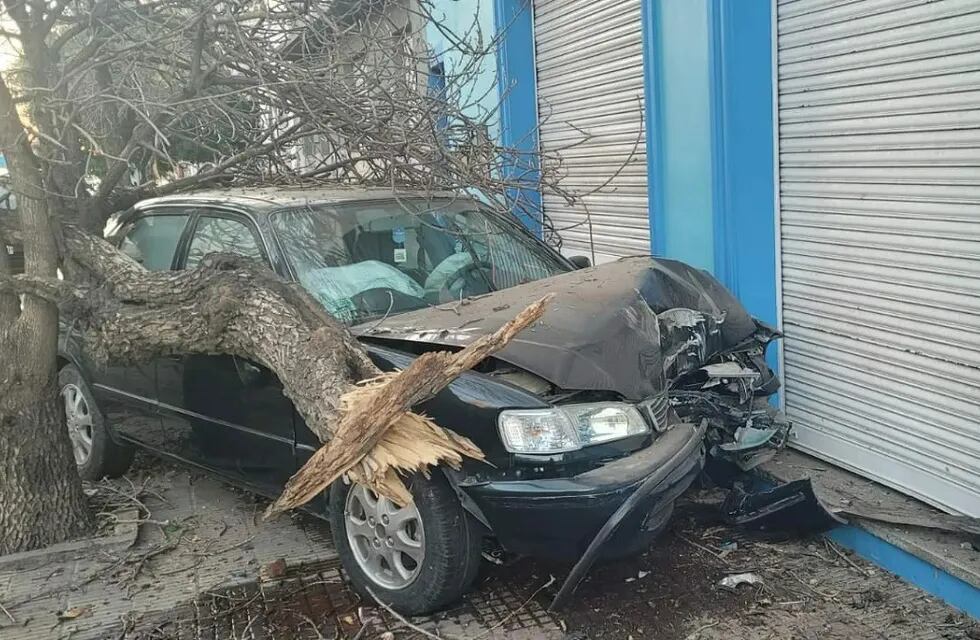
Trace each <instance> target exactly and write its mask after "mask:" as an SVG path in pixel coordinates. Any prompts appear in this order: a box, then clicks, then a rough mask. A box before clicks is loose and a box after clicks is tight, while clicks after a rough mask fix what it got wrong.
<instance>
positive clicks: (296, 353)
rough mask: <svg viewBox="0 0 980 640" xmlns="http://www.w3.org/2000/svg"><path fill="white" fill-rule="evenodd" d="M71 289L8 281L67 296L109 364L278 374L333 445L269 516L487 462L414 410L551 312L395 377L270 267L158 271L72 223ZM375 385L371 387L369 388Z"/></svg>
mask: <svg viewBox="0 0 980 640" xmlns="http://www.w3.org/2000/svg"><path fill="white" fill-rule="evenodd" d="M64 241H65V247H66V253H67V260H66V267H67V268H68V271H69V275H70V278H69V280H67V281H61V280H52V279H44V278H36V277H28V276H17V277H14V278H10V277H6V278H3V279H0V293H3V291H4V290H6V291H18V292H21V293H27V294H30V295H33V296H35V297H40V298H45V299H47V300H51V301H56V302H58V304H59V305H60V306H61V307H62V309H63V310H64V312H65V316H66V318H69V319H70V322H71V324H72V327H73V331H76V332H78V335H79V336H80V339H81V341H82V343H83V344H84V345H85V349H86V350H88V351H89V352H90V353H92V354H93V355H94V356H95V357H96V359H97V360H100V361H103V362H110V361H111V362H119V363H128V362H138V361H145V360H151V359H153V358H157V357H161V356H167V355H182V354H194V353H198V354H230V355H234V356H238V357H242V358H247V359H249V360H252V361H254V362H257V363H258V364H261V365H263V366H265V367H267V368H268V369H270V370H271V371H272V372H273V373H275V374H276V375H277V376H278V377H279V379H280V381H281V382H282V385H283V388H284V391H285V393H286V395H287V396H288V397H289V398H290V399H291V400H292V401H293V403H294V404H295V406H296V409H297V411H298V412H299V413H300V415H301V416H302V417H303V418H304V420H305V421H306V423H307V425H308V426H309V428H310V429H311V430H312V431H313V432H314V433H315V434H316V435H317V437H318V438H319V439H320V441H321V442H323V443H325V445H324V446H323V447H322V448H321V449H320V450H319V451H318V452H317V453H316V454H315V455H314V456H313V457H312V458H311V459H310V460H309V461H308V462H307V464H306V465H305V466H304V468H303V469H302V470H301V471H300V472H299V473H297V474H296V475H295V476H294V477H293V478H292V479H291V480H290V482H289V484H288V486H287V488H286V490H285V492H284V493H283V495H282V496H281V497H280V498H279V499H278V500H277V501H276V502H275V503H274V504H273V505H271V506H270V508H269V510H268V512H267V515H268V514H274V513H278V512H281V511H283V510H285V509H290V508H295V507H298V506H300V505H302V504H304V503H305V502H307V501H309V500H310V499H312V498H313V497H315V496H316V495H317V494H318V493H319V492H321V491H322V490H323V489H324V488H326V487H327V486H328V485H329V484H330V483H331V482H332V481H334V480H335V479H337V478H338V477H339V476H341V475H342V474H344V473H350V476H351V478H352V479H353V480H355V481H358V482H363V483H365V484H367V485H369V486H371V487H372V488H374V489H375V490H376V491H377V492H378V493H381V494H384V495H386V496H388V497H390V498H391V499H392V500H394V501H395V502H398V503H402V504H403V503H405V502H407V501H410V500H411V496H410V494H409V493H408V491H407V490H406V489H405V487H404V485H403V484H402V482H401V480H400V479H399V476H398V472H399V471H402V472H411V471H423V472H424V471H425V470H426V468H427V467H428V466H430V465H436V464H449V465H452V466H457V465H458V464H459V463H460V462H461V461H462V459H463V457H470V458H482V453H481V452H480V450H479V448H477V447H476V445H474V444H473V443H472V442H470V441H469V440H468V439H466V438H464V437H462V436H459V435H458V434H455V433H453V432H451V431H447V430H445V429H443V428H442V427H439V426H438V425H436V424H435V423H433V422H432V421H430V420H429V419H428V418H426V417H424V416H420V415H417V414H414V413H412V412H411V407H412V406H413V405H415V404H418V403H419V402H422V401H423V400H426V399H428V398H430V397H432V396H433V395H434V394H436V393H437V392H438V391H440V390H441V389H442V388H444V387H445V386H446V385H448V384H449V383H450V382H451V381H452V380H453V379H454V378H456V377H457V376H458V375H459V374H460V373H462V372H463V371H465V370H467V369H469V368H471V367H473V366H474V365H476V364H477V363H478V362H480V361H481V360H483V359H484V358H485V357H487V356H488V355H490V354H491V353H493V352H495V351H497V350H499V349H500V348H502V347H503V346H505V345H506V344H507V343H508V342H509V341H510V340H511V339H512V338H513V337H514V336H515V335H516V334H517V333H518V332H519V331H521V330H522V329H524V328H525V327H527V326H528V325H530V324H531V323H533V322H534V321H536V320H537V319H538V318H540V317H541V315H542V314H543V312H544V307H545V303H546V299H542V300H539V301H538V302H536V303H534V304H532V305H531V306H530V307H528V308H527V309H526V310H524V311H523V312H521V313H520V314H518V316H517V317H516V318H515V319H514V320H513V321H512V322H510V323H508V324H507V325H505V326H504V327H502V328H501V329H500V330H499V331H497V332H496V333H495V334H493V335H490V336H486V337H485V338H483V339H481V340H479V341H477V342H475V343H474V344H472V345H470V346H469V347H467V348H466V349H463V350H462V351H460V352H458V353H455V354H454V353H428V354H424V355H422V356H420V357H418V358H417V359H416V360H415V361H414V362H413V363H412V364H411V365H410V366H409V367H408V368H407V369H405V370H404V371H402V372H400V373H396V374H383V373H382V372H381V371H380V370H379V369H378V368H377V367H376V366H375V365H374V364H373V363H372V362H371V360H370V359H369V358H368V356H367V354H366V352H365V351H364V349H363V348H362V347H361V346H360V344H359V343H358V342H357V340H356V339H355V338H354V337H353V335H352V334H351V333H350V332H349V331H348V330H347V328H346V327H345V326H343V325H342V324H340V323H339V322H338V321H337V320H335V319H334V318H333V317H332V316H330V315H329V314H328V313H327V312H326V311H324V310H323V308H322V307H321V306H320V305H319V304H318V303H317V302H316V301H315V300H314V299H313V298H312V297H311V296H310V295H309V294H308V293H307V292H306V291H304V290H303V289H301V288H300V287H299V286H298V285H294V284H289V283H285V282H283V281H282V280H281V279H280V278H278V277H277V276H276V275H275V274H273V273H272V272H271V271H269V270H268V269H267V268H265V266H264V265H262V264H260V263H258V262H255V261H252V260H249V259H246V258H241V257H239V256H232V255H226V254H212V255H210V256H208V257H207V258H205V260H203V261H202V263H201V265H200V266H199V267H198V268H196V269H193V270H188V271H176V272H171V271H146V270H145V269H144V268H143V267H142V266H140V265H139V264H137V263H136V262H135V261H133V260H131V259H130V258H129V257H127V256H125V255H123V254H122V253H120V252H118V251H117V250H116V249H114V248H113V247H112V246H110V245H109V244H108V243H106V242H105V241H103V240H102V239H100V238H97V237H95V236H92V235H90V234H88V233H86V232H84V231H81V230H80V229H78V228H75V227H71V226H66V227H65V230H64ZM362 381H366V382H364V384H361V385H358V383H361V382H362Z"/></svg>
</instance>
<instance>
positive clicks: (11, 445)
mask: <svg viewBox="0 0 980 640" xmlns="http://www.w3.org/2000/svg"><path fill="white" fill-rule="evenodd" d="M0 151H2V152H3V153H4V155H5V156H6V159H7V167H8V170H9V173H10V178H11V190H12V191H13V192H15V193H17V195H18V203H17V215H18V218H19V219H20V225H19V226H20V234H21V238H22V240H23V246H24V273H25V277H28V278H36V279H41V280H54V281H57V280H56V278H57V268H58V248H57V245H56V235H55V227H54V225H53V224H52V222H51V220H50V218H49V216H48V209H47V197H46V194H45V192H44V189H43V188H42V184H43V181H42V178H41V172H40V169H39V167H38V164H37V159H36V158H35V157H34V153H33V151H32V150H31V148H30V145H29V144H28V142H27V137H26V133H25V131H24V129H23V127H22V126H21V125H20V120H19V118H18V116H17V112H16V109H15V107H14V103H13V99H12V98H11V95H10V92H9V91H8V89H7V86H6V84H4V83H3V82H0ZM0 244H2V243H0ZM0 251H4V252H5V249H3V248H2V247H0ZM4 257H6V256H4ZM6 271H7V269H6V264H3V265H2V268H0V278H5V277H8V276H6ZM13 293H16V292H12V291H7V292H4V291H2V290H0V553H10V552H14V551H26V550H29V549H33V548H36V547H40V546H45V545H49V544H53V543H56V542H62V541H64V540H67V539H69V538H71V537H77V536H79V535H82V534H84V533H86V532H88V531H90V530H91V528H92V524H93V519H92V517H91V515H90V514H89V512H88V506H87V502H86V500H85V495H84V493H82V486H81V481H80V480H79V478H78V472H77V470H76V468H75V459H74V457H73V456H72V453H71V449H70V447H69V445H68V438H67V431H66V428H65V426H64V423H63V421H62V419H61V417H60V410H59V408H58V406H57V405H56V396H57V392H56V385H55V375H56V372H55V363H56V358H57V349H58V308H57V306H55V305H54V304H53V303H52V302H51V301H50V300H47V299H45V298H43V297H38V296H32V295H28V296H25V297H24V299H23V301H22V302H21V301H20V300H19V299H18V298H17V297H16V296H15V295H12V294H13Z"/></svg>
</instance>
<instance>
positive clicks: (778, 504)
mask: <svg viewBox="0 0 980 640" xmlns="http://www.w3.org/2000/svg"><path fill="white" fill-rule="evenodd" d="M722 512H723V513H724V515H725V519H726V520H727V521H728V522H729V523H731V524H736V525H739V526H743V527H748V528H751V529H756V530H765V531H792V532H806V533H811V532H812V533H820V532H823V531H826V530H828V529H831V528H833V527H836V526H838V525H842V524H847V521H846V520H844V519H842V518H840V517H838V516H837V515H835V514H833V513H831V511H830V510H829V509H827V507H826V506H824V504H823V503H822V502H820V499H819V498H817V495H816V494H815V493H814V492H813V485H812V484H810V479H809V478H805V479H803V480H794V481H793V482H790V483H788V484H784V485H781V486H778V487H776V488H774V489H769V490H767V491H757V492H753V493H747V492H745V491H743V490H742V489H740V488H738V487H736V488H735V489H733V490H732V492H731V493H730V494H729V495H728V498H727V499H726V500H725V503H724V504H723V505H722Z"/></svg>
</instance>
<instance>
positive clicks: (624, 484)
mask: <svg viewBox="0 0 980 640" xmlns="http://www.w3.org/2000/svg"><path fill="white" fill-rule="evenodd" d="M704 432H705V427H704V426H700V427H699V426H695V425H691V424H686V423H685V424H677V425H675V426H674V427H673V428H671V429H670V430H668V431H666V432H665V433H663V434H661V435H660V436H659V437H658V438H657V439H656V440H655V441H654V442H653V444H651V445H650V446H649V447H647V448H645V449H643V450H641V451H637V452H636V453H633V454H632V455H629V456H626V457H624V458H620V459H618V460H614V461H612V462H609V463H607V464H605V465H603V466H601V467H599V468H597V469H593V470H592V471H588V472H586V473H582V474H579V475H577V476H573V477H570V478H549V479H538V480H508V481H491V482H487V483H484V484H480V485H474V486H470V487H466V489H465V490H466V493H467V494H468V495H469V496H470V497H471V498H472V499H473V500H474V501H475V502H476V504H477V505H478V506H479V508H480V510H481V511H482V512H483V514H484V515H485V517H486V519H487V521H488V522H489V524H490V526H491V528H492V529H493V532H494V535H496V536H497V539H498V540H499V541H500V543H501V544H502V545H503V547H504V548H505V549H507V550H508V551H511V552H513V553H518V554H523V555H531V556H537V557H549V558H556V559H573V558H582V557H583V554H584V553H586V552H587V551H590V553H591V560H590V562H589V564H591V562H592V561H594V560H595V558H596V557H598V556H600V555H623V554H625V553H628V552H630V551H635V550H639V549H640V548H642V547H643V546H644V545H645V543H648V542H649V541H650V540H651V539H652V538H653V537H654V536H655V535H656V534H657V533H659V532H660V531H661V530H662V529H663V527H664V526H665V525H666V523H667V520H668V519H669V517H670V514H671V512H672V511H673V503H674V500H675V499H676V498H677V496H679V495H680V494H681V493H682V492H683V491H684V490H685V489H687V488H688V486H690V484H691V483H692V482H693V481H694V479H695V478H696V477H697V474H698V473H699V472H700V470H701V467H702V466H703V464H704V446H703V440H704ZM613 518H616V522H615V524H614V525H613V526H612V527H609V525H610V522H611V519H613ZM607 527H609V529H608V530H607ZM597 535H602V536H603V539H602V540H601V541H600V544H598V545H596V544H595V542H596V539H597ZM592 547H595V549H594V550H592ZM583 559H584V558H583Z"/></svg>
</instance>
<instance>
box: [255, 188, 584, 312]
mask: <svg viewBox="0 0 980 640" xmlns="http://www.w3.org/2000/svg"><path fill="white" fill-rule="evenodd" d="M272 221H273V226H274V227H275V229H276V233H277V234H278V236H279V239H280V241H281V243H282V246H283V249H284V251H285V253H286V256H287V258H288V260H289V262H290V266H291V267H292V269H293V271H294V273H295V274H296V277H297V278H298V280H299V282H300V284H302V285H303V287H304V288H306V289H307V290H308V291H309V292H310V293H311V294H313V296H315V297H316V298H317V299H318V300H319V301H320V303H321V304H323V306H324V307H326V309H327V311H329V312H330V313H331V314H333V315H334V316H335V317H337V318H338V319H340V320H341V321H343V322H346V323H350V324H354V323H358V322H364V321H365V320H370V319H372V318H378V317H385V316H390V315H393V314H396V313H402V312H405V311H411V310H413V309H421V308H423V307H426V306H434V305H438V304H445V303H451V302H453V301H457V300H460V299H462V298H465V297H468V296H475V295H480V294H484V293H488V292H490V291H496V290H498V289H504V288H507V287H513V286H515V285H519V284H523V283H525V282H530V281H532V280H539V279H541V278H547V277H549V276H553V275H556V274H559V273H564V272H566V271H569V270H570V267H569V266H568V265H567V263H566V262H565V261H564V260H563V259H562V258H561V257H559V256H558V255H557V254H555V253H552V252H551V251H550V250H548V249H547V248H545V247H542V246H541V245H540V244H538V243H536V242H534V241H533V240H532V239H531V238H530V237H529V236H528V235H527V234H526V232H525V231H524V230H523V228H521V227H520V226H518V225H517V224H515V223H512V222H510V221H508V220H503V219H501V218H499V217H498V216H496V215H494V214H493V212H491V211H488V210H485V209H479V208H477V207H476V206H474V205H473V204H460V203H448V202H447V203H443V204H439V203H431V202H428V203H417V204H416V203H406V202H380V203H366V204H358V205H357V206H349V207H332V206H328V205H320V206H304V207H300V208H296V209H288V210H285V211H282V212H279V213H277V214H275V215H273V216H272Z"/></svg>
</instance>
